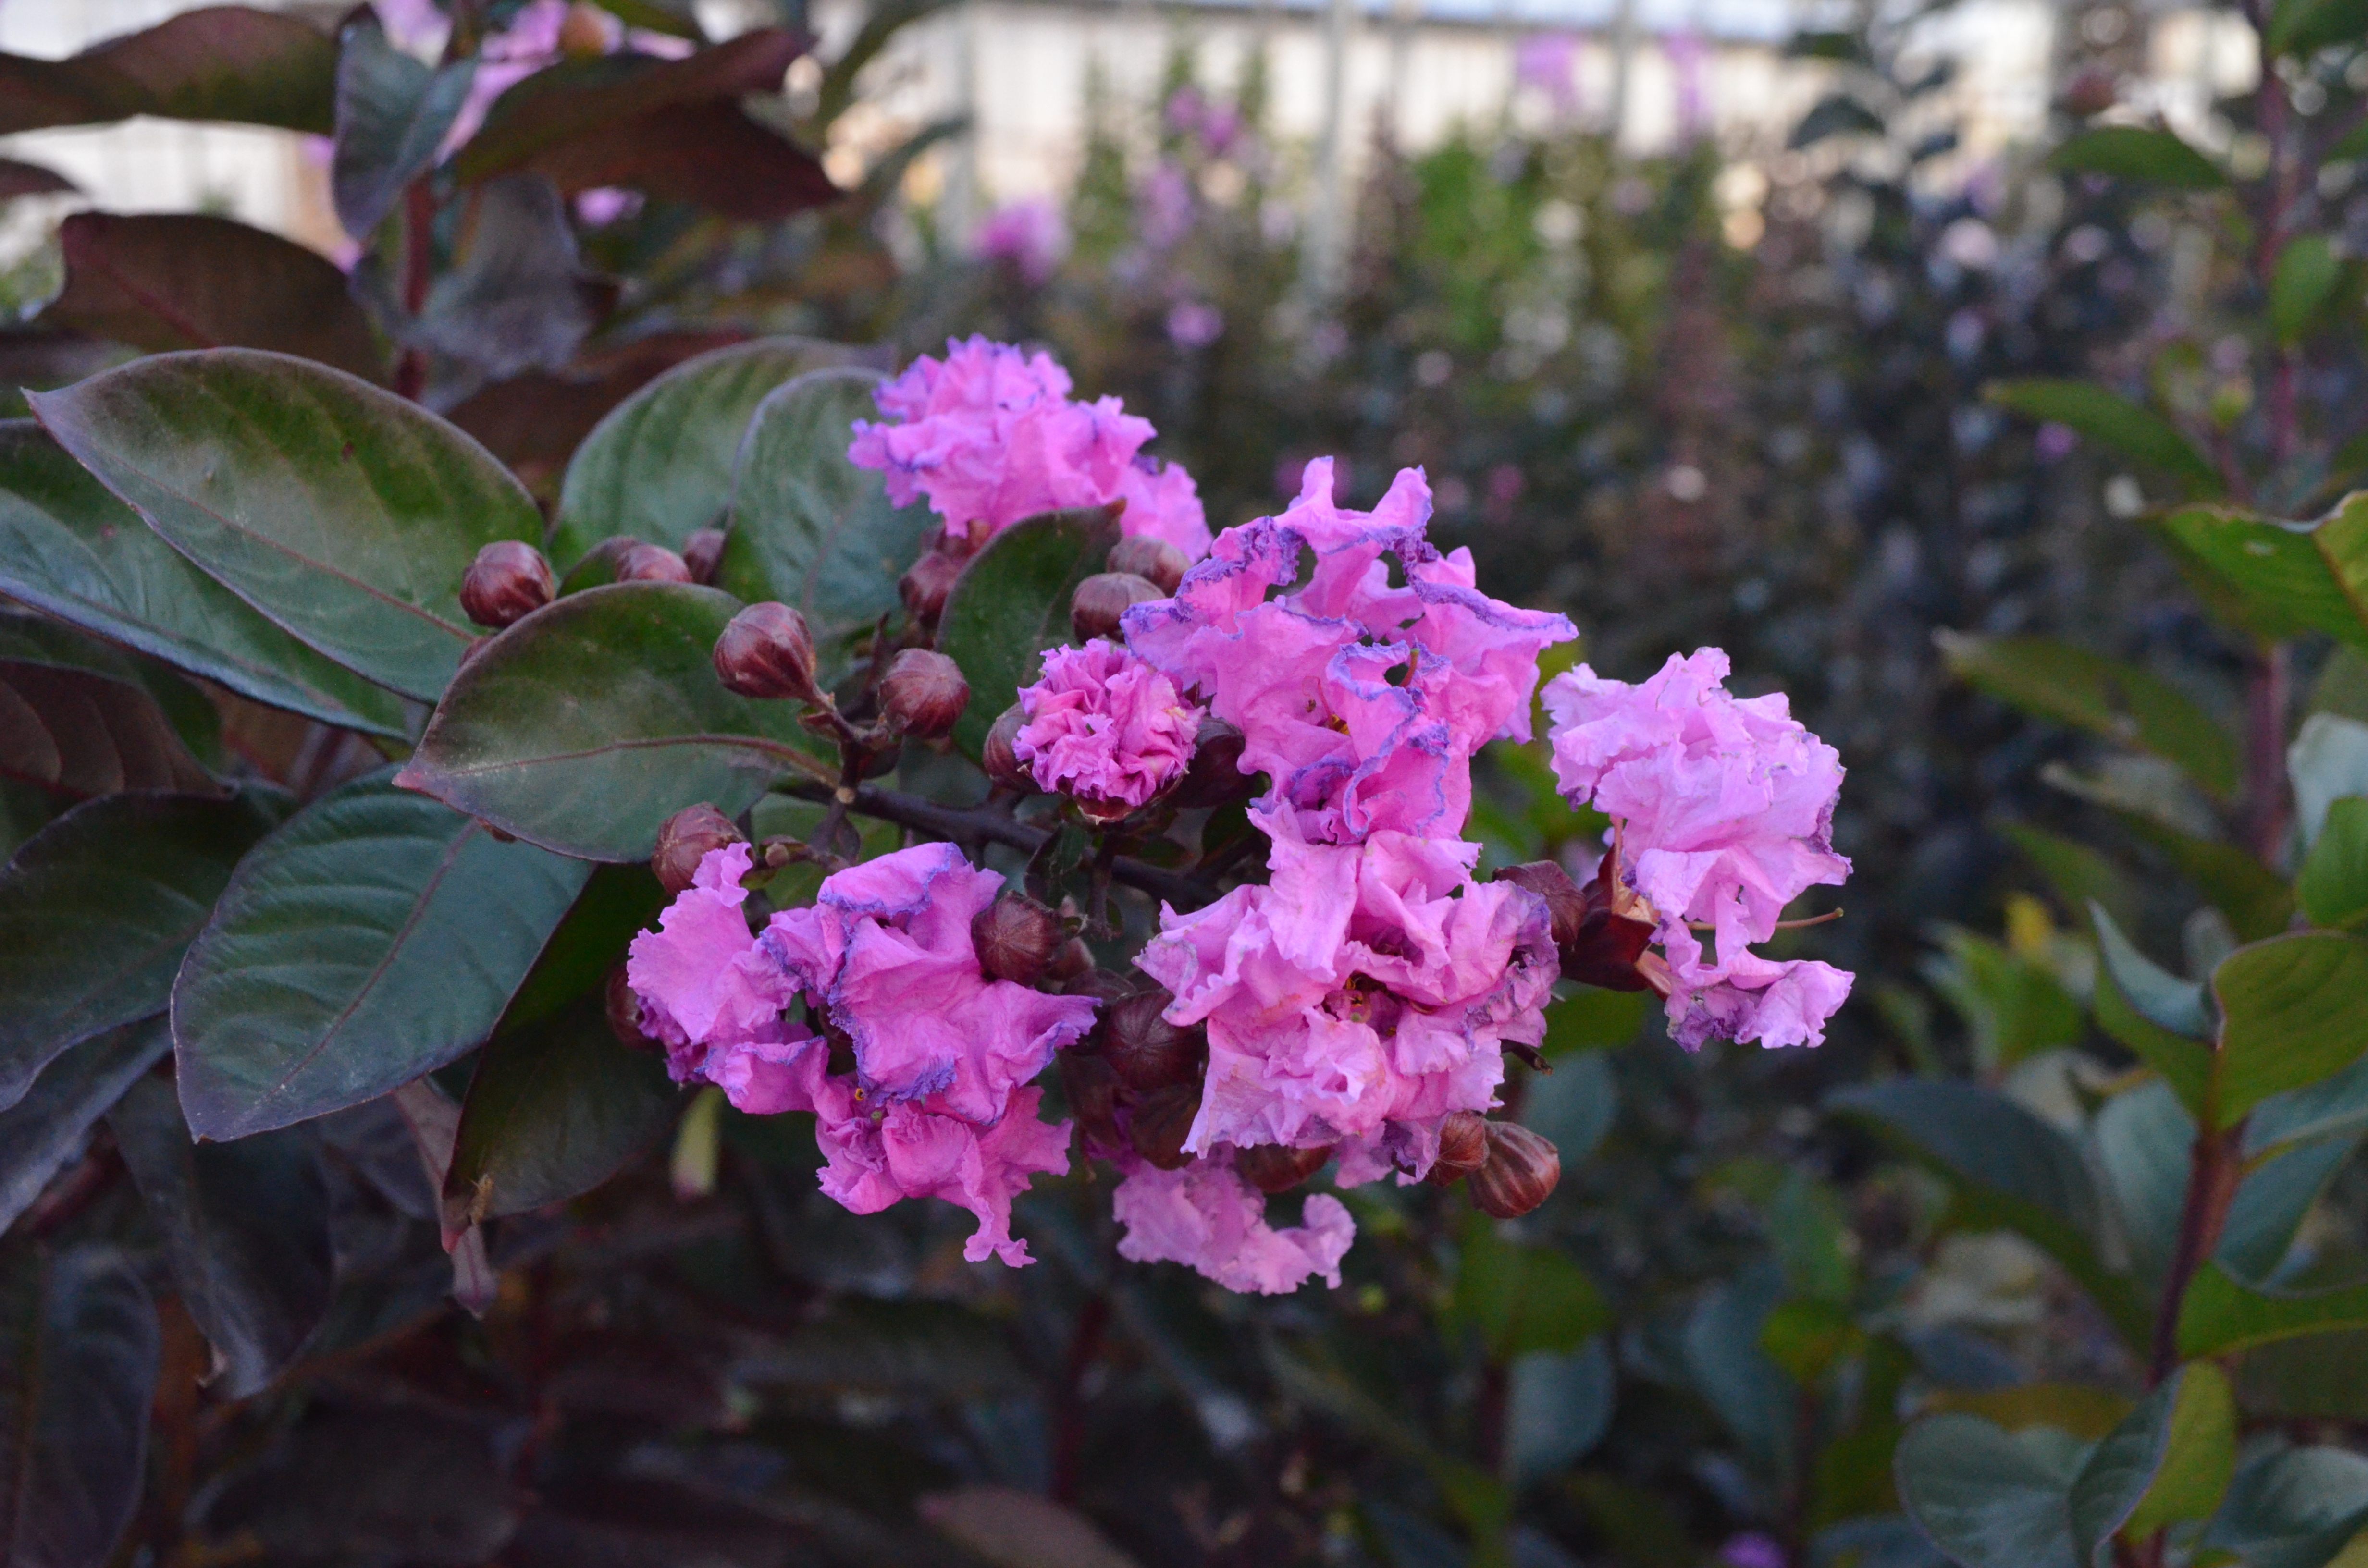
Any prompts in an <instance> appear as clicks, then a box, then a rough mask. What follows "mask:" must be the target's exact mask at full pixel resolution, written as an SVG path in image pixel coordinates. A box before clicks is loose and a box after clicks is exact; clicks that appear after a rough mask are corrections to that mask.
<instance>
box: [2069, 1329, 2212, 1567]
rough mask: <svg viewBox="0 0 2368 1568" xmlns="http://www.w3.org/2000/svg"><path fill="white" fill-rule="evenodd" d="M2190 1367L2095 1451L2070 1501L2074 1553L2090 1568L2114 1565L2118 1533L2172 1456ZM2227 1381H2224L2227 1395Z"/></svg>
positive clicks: (2075, 1481)
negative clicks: (2175, 1419)
mask: <svg viewBox="0 0 2368 1568" xmlns="http://www.w3.org/2000/svg"><path fill="white" fill-rule="evenodd" d="M2185 1381H2186V1369H2184V1368H2181V1369H2180V1370H2179V1371H2177V1372H2174V1373H2173V1374H2172V1375H2171V1377H2170V1379H2169V1381H2166V1382H2164V1383H2163V1384H2162V1385H2161V1386H2160V1387H2158V1388H2157V1389H2156V1390H2155V1391H2154V1392H2152V1393H2150V1394H2148V1395H2146V1398H2145V1399H2144V1400H2143V1401H2141V1402H2140V1403H2139V1404H2138V1407H2137V1408H2136V1409H2135V1410H2133V1411H2131V1412H2130V1413H2129V1415H2126V1416H2124V1417H2123V1419H2122V1421H2121V1423H2120V1424H2119V1425H2118V1426H2115V1427H2114V1428H2113V1429H2112V1431H2110V1432H2108V1433H2106V1434H2105V1436H2104V1437H2102V1438H2101V1439H2100V1440H2099V1441H2098V1443H2097V1446H2096V1447H2095V1448H2093V1449H2089V1457H2088V1459H2087V1460H2085V1461H2084V1462H2083V1463H2082V1464H2081V1466H2080V1470H2079V1473H2078V1474H2077V1475H2075V1476H2074V1477H2073V1478H2072V1488H2071V1491H2070V1493H2069V1494H2067V1495H2066V1504H2067V1506H2068V1509H2069V1512H2070V1514H2071V1518H2072V1551H2073V1555H2074V1556H2075V1557H2076V1558H2078V1560H2079V1562H2081V1563H2083V1564H2084V1565H2085V1568H2109V1564H2110V1562H2111V1559H2112V1543H2113V1537H2114V1535H2115V1534H2116V1533H2117V1532H2118V1531H2119V1530H2120V1529H2121V1528H2122V1527H2123V1525H2124V1524H2125V1523H2127V1522H2128V1520H2129V1518H2130V1517H2131V1515H2132V1514H2134V1513H2135V1512H2136V1510H2137V1507H2138V1505H2139V1503H2140V1502H2141V1501H2142V1500H2144V1498H2145V1497H2146V1493H2147V1490H2148V1489H2149V1488H2150V1487H2151V1486H2152V1485H2153V1484H2154V1481H2155V1477H2156V1476H2157V1474H2159V1473H2160V1472H2161V1471H2162V1469H2163V1465H2164V1461H2165V1460H2167V1459H2168V1458H2169V1453H2170V1444H2171V1415H2172V1412H2173V1410H2174V1408H2175V1405H2176V1403H2178V1400H2179V1393H2180V1386H2181V1385H2182V1384H2183V1383H2184V1382H2185ZM2226 1390H2227V1384H2226V1382H2225V1381H2224V1382H2222V1384H2221V1391H2222V1392H2223V1394H2224V1395H2225V1394H2226Z"/></svg>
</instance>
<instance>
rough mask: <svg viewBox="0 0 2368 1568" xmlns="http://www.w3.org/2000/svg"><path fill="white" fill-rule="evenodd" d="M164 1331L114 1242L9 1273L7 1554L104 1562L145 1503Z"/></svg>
mask: <svg viewBox="0 0 2368 1568" xmlns="http://www.w3.org/2000/svg"><path fill="white" fill-rule="evenodd" d="M161 1339H162V1335H161V1334H160V1333H159V1331H158V1329H157V1326H156V1312H155V1309H154V1307H153V1306H151V1305H150V1304H149V1301H148V1290H147V1287H145V1286H144V1285H142V1284H141V1282H140V1276H139V1274H138V1272H137V1271H136V1270H134V1269H133V1267H131V1264H130V1263H129V1262H128V1261H126V1260H125V1259H124V1258H123V1257H122V1256H121V1255H120V1254H119V1253H117V1252H116V1251H115V1250H114V1249H113V1248H112V1247H102V1246H83V1247H77V1248H75V1249H74V1250H73V1251H70V1252H57V1253H52V1252H50V1251H48V1250H46V1249H43V1250H38V1251H36V1250H28V1249H23V1248H19V1249H16V1250H15V1251H14V1252H13V1254H12V1255H11V1256H8V1257H7V1258H6V1272H5V1273H0V1562H7V1563H9V1564H10V1565H11V1568H100V1565H101V1564H102V1563H105V1562H108V1560H109V1559H110V1558H111V1557H112V1556H113V1555H114V1553H115V1543H116V1541H117V1540H119V1539H120V1537H121V1536H122V1534H123V1530H124V1527H125V1526H126V1525H129V1524H130V1523H131V1515H132V1512H133V1510H134V1509H136V1508H137V1507H138V1506H139V1504H140V1495H141V1492H142V1483H143V1482H144V1481H145V1480H146V1463H145V1459H144V1453H145V1450H146V1448H147V1441H148V1407H149V1404H150V1403H151V1402H152V1401H153V1400H154V1397H155V1392H156V1371H157V1363H158V1361H159V1359H160V1341H161Z"/></svg>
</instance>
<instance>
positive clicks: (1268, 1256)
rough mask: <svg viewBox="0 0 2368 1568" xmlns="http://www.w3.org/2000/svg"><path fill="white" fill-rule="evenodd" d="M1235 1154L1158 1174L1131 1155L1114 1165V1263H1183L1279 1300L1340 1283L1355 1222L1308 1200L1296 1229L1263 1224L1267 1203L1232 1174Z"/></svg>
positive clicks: (1331, 1202)
mask: <svg viewBox="0 0 2368 1568" xmlns="http://www.w3.org/2000/svg"><path fill="white" fill-rule="evenodd" d="M1232 1155H1233V1151H1231V1150H1230V1149H1226V1150H1220V1151H1217V1153H1216V1154H1215V1156H1214V1157H1212V1158H1210V1159H1205V1160H1195V1161H1193V1162H1192V1163H1191V1164H1190V1165H1187V1166H1185V1167H1184V1168H1183V1169H1181V1170H1175V1171H1163V1170H1161V1169H1159V1168H1158V1167H1157V1166H1156V1165H1147V1164H1145V1163H1144V1161H1142V1160H1141V1159H1138V1158H1136V1157H1135V1156H1134V1155H1133V1154H1132V1153H1121V1154H1120V1155H1119V1156H1118V1157H1117V1159H1116V1161H1115V1163H1116V1165H1118V1168H1119V1171H1120V1174H1121V1177H1122V1178H1123V1179H1121V1181H1120V1182H1119V1185H1118V1190H1117V1191H1116V1192H1115V1193H1113V1194H1112V1195H1111V1198H1110V1210H1111V1212H1112V1213H1113V1214H1114V1215H1116V1216H1117V1219H1118V1222H1119V1223H1120V1224H1121V1225H1124V1226H1125V1227H1126V1234H1125V1236H1124V1237H1122V1238H1121V1240H1120V1242H1119V1244H1118V1255H1119V1256H1121V1257H1122V1258H1125V1259H1126V1260H1127V1261H1129V1262H1130V1263H1181V1264H1184V1265H1186V1266H1187V1267H1190V1268H1193V1269H1196V1270H1198V1271H1199V1272H1200V1273H1201V1274H1204V1275H1206V1276H1207V1277H1208V1278H1212V1279H1213V1280H1215V1281H1216V1282H1217V1283H1218V1284H1220V1285H1223V1286H1224V1288H1225V1289H1226V1290H1239V1291H1243V1292H1245V1293H1247V1292H1249V1291H1256V1292H1258V1294H1260V1295H1267V1296H1278V1295H1283V1294H1286V1293H1288V1292H1290V1291H1292V1290H1297V1289H1298V1288H1299V1286H1300V1283H1301V1282H1302V1281H1303V1280H1304V1279H1306V1278H1307V1277H1308V1276H1309V1275H1312V1274H1320V1275H1322V1276H1323V1277H1324V1282H1325V1283H1326V1284H1327V1285H1331V1286H1334V1287H1338V1285H1339V1283H1340V1259H1341V1258H1343V1257H1344V1256H1347V1255H1348V1252H1349V1243H1350V1242H1352V1241H1354V1240H1355V1239H1356V1235H1357V1225H1356V1221H1353V1220H1351V1219H1349V1210H1348V1208H1347V1206H1346V1205H1344V1204H1343V1203H1342V1202H1341V1201H1340V1200H1339V1199H1337V1198H1334V1197H1331V1196H1330V1195H1329V1194H1326V1193H1321V1192H1318V1193H1311V1194H1310V1195H1309V1196H1308V1199H1307V1204H1306V1207H1305V1209H1304V1210H1303V1211H1302V1212H1301V1215H1300V1223H1298V1224H1296V1225H1292V1226H1289V1227H1286V1228H1284V1229H1281V1230H1277V1229H1276V1228H1274V1227H1273V1226H1271V1225H1269V1224H1268V1223H1267V1222H1266V1198H1265V1196H1264V1195H1263V1194H1261V1193H1260V1192H1259V1191H1258V1188H1256V1187H1252V1186H1251V1185H1250V1184H1249V1183H1248V1182H1247V1181H1246V1180H1244V1179H1243V1177H1242V1176H1241V1173H1239V1172H1238V1171H1236V1170H1235V1169H1234V1164H1233V1157H1232Z"/></svg>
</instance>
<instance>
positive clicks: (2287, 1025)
mask: <svg viewBox="0 0 2368 1568" xmlns="http://www.w3.org/2000/svg"><path fill="white" fill-rule="evenodd" d="M2212 989H2213V993H2214V995H2216V996H2217V997H2218V998H2219V1001H2220V1011H2221V1015H2222V1017H2223V1020H2224V1021H2223V1023H2222V1025H2221V1032H2220V1050H2219V1053H2218V1056H2219V1062H2218V1065H2219V1074H2218V1077H2219V1093H2218V1096H2217V1097H2216V1104H2217V1108H2218V1116H2219V1122H2218V1124H2219V1125H2220V1126H2222V1127H2233V1126H2235V1125H2236V1124H2237V1121H2238V1120H2239V1119H2241V1118H2243V1117H2244V1115H2245V1114H2246V1113H2247V1112H2248V1111H2250V1110H2251V1109H2252V1108H2253V1107H2255V1106H2256V1105H2259V1104H2260V1102H2261V1101H2262V1100H2264V1099H2267V1098H2268V1097H2269V1096H2271V1095H2274V1094H2278V1093H2281V1092H2283V1091H2284V1090H2287V1089H2298V1088H2301V1087H2303V1086H2304V1085H2307V1084H2316V1083H2317V1082H2318V1081H2319V1080H2320V1079H2322V1078H2329V1077H2332V1076H2334V1075H2335V1074H2337V1073H2339V1072H2341V1071H2342V1070H2343V1069H2344V1068H2346V1067H2349V1066H2351V1064H2352V1063H2353V1062H2357V1061H2359V1060H2360V1059H2361V1056H2362V1053H2363V1052H2368V941H2362V940H2361V939H2360V938H2359V937H2347V936H2341V935H2339V934H2337V933H2335V932H2331V931H2312V932H2305V933H2302V934H2299V935H2296V936H2289V937H2271V939H2270V940H2268V941H2266V942H2256V943H2254V944H2253V945H2252V946H2250V947H2248V948H2240V949H2237V951H2236V952H2235V953H2233V954H2231V955H2230V956H2229V958H2228V959H2227V960H2226V962H2224V963H2222V964H2221V966H2220V967H2219V969H2218V970H2217V971H2214V974H2213V976H2212Z"/></svg>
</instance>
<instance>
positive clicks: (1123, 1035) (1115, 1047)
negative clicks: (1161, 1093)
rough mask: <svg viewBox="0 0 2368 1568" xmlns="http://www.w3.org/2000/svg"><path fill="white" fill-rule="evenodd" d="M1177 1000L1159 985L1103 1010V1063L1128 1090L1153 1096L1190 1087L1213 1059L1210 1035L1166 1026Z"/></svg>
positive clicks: (1100, 1029)
mask: <svg viewBox="0 0 2368 1568" xmlns="http://www.w3.org/2000/svg"><path fill="white" fill-rule="evenodd" d="M1175 1000H1176V998H1175V997H1174V996H1173V995H1172V994H1169V993H1168V992H1167V991H1166V990H1165V989H1163V988H1161V987H1159V986H1156V985H1155V986H1153V987H1152V988H1151V989H1150V990H1148V991H1138V992H1136V993H1134V994H1133V995H1131V996H1122V997H1121V998H1119V1000H1117V1001H1115V1002H1113V1003H1111V1004H1110V1006H1107V1007H1105V1008H1103V1009H1102V1017H1101V1023H1100V1025H1099V1027H1098V1028H1096V1030H1095V1035H1096V1038H1097V1040H1099V1043H1100V1046H1101V1053H1102V1059H1103V1060H1104V1061H1106V1062H1109V1063H1110V1071H1111V1072H1113V1073H1116V1074H1118V1077H1119V1082H1120V1083H1121V1084H1124V1085H1126V1086H1127V1087H1128V1088H1130V1089H1133V1090H1135V1091H1137V1092H1138V1093H1144V1094H1148V1093H1150V1092H1151V1091H1152V1090H1154V1089H1160V1088H1165V1087H1167V1085H1171V1084H1189V1083H1190V1082H1192V1081H1193V1080H1194V1079H1195V1078H1197V1077H1198V1076H1199V1075H1200V1072H1201V1062H1204V1061H1206V1060H1207V1058H1208V1053H1209V1040H1208V1036H1207V1035H1206V1034H1205V1033H1204V1032H1203V1031H1201V1029H1199V1028H1186V1027H1184V1026H1181V1025H1178V1024H1171V1023H1169V1022H1168V1021H1167V1017H1166V1016H1165V1010H1166V1008H1167V1005H1168V1004H1169V1003H1171V1002H1173V1001H1175Z"/></svg>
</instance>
